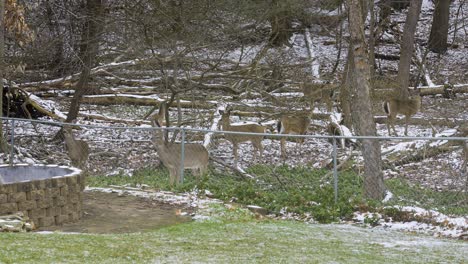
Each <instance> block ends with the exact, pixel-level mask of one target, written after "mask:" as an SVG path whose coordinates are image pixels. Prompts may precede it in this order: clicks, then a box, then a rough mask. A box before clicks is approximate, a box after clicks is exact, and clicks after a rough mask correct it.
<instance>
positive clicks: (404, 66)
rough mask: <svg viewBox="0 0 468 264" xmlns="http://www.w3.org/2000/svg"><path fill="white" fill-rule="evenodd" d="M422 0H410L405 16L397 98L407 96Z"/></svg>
mask: <svg viewBox="0 0 468 264" xmlns="http://www.w3.org/2000/svg"><path fill="white" fill-rule="evenodd" d="M421 5H422V0H413V1H411V4H410V7H409V10H408V14H407V16H406V22H405V28H404V31H403V37H402V39H401V46H400V62H399V64H398V81H399V86H398V87H396V91H395V92H396V94H397V95H398V97H399V98H402V99H404V98H408V97H409V93H408V86H409V79H410V66H411V59H412V57H413V51H414V34H415V32H416V25H417V24H418V19H419V14H420V13H421Z"/></svg>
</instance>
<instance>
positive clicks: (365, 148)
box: [347, 0, 385, 199]
mask: <svg viewBox="0 0 468 264" xmlns="http://www.w3.org/2000/svg"><path fill="white" fill-rule="evenodd" d="M347 2H348V6H349V32H350V37H351V40H350V42H351V43H350V45H351V46H352V48H351V49H350V51H351V54H349V55H348V56H352V58H353V60H352V61H350V65H349V68H348V71H349V70H350V69H352V72H348V74H352V78H351V79H352V84H353V85H352V87H353V89H352V90H351V112H352V119H353V124H354V127H355V129H356V132H357V134H358V135H361V136H364V135H365V136H375V135H377V131H376V128H375V123H374V121H373V120H374V119H373V114H372V105H371V98H370V81H369V80H370V68H369V57H368V54H367V45H366V40H365V35H364V20H363V9H362V5H361V3H360V1H359V0H348V1H347ZM361 148H362V153H363V157H364V195H365V197H367V198H371V199H382V198H383V197H384V194H385V184H384V181H383V173H382V160H381V151H380V143H379V141H377V140H372V139H364V140H362V144H361Z"/></svg>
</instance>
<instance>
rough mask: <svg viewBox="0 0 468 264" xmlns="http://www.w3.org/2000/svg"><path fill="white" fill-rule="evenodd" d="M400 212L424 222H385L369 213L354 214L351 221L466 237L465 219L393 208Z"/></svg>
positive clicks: (398, 207)
mask: <svg viewBox="0 0 468 264" xmlns="http://www.w3.org/2000/svg"><path fill="white" fill-rule="evenodd" d="M394 208H397V209H399V210H401V211H402V212H408V213H412V215H413V216H414V217H415V219H424V222H420V221H415V220H414V221H409V222H394V221H392V220H390V221H388V222H385V221H384V219H383V218H382V216H381V215H380V214H376V213H369V212H364V213H362V212H355V213H354V217H353V220H354V221H356V222H358V223H361V224H364V223H365V221H366V219H373V221H372V222H373V223H375V224H378V225H380V226H382V227H384V228H388V229H392V230H399V231H407V232H418V233H424V234H430V235H433V236H437V237H448V238H459V237H462V236H466V235H468V218H467V217H450V216H447V215H444V214H442V213H440V212H437V211H434V210H426V209H423V208H420V207H415V206H402V207H401V206H394Z"/></svg>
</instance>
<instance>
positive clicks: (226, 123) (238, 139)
mask: <svg viewBox="0 0 468 264" xmlns="http://www.w3.org/2000/svg"><path fill="white" fill-rule="evenodd" d="M231 111H232V109H231V108H229V107H228V108H227V109H226V111H224V110H219V114H220V115H221V129H222V130H224V131H233V132H248V133H265V132H266V130H267V128H266V127H264V126H262V125H259V124H244V125H235V126H233V125H231V120H230V119H231ZM224 137H225V138H226V139H227V140H228V141H229V142H231V144H232V153H233V155H234V166H235V167H237V162H238V156H237V149H238V145H239V143H243V142H247V141H250V142H251V143H252V145H253V147H254V153H253V155H254V160H257V152H259V154H260V159H261V158H262V157H263V145H262V140H263V138H264V137H263V136H259V135H258V136H257V135H236V134H225V135H224Z"/></svg>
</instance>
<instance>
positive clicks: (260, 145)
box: [258, 141, 263, 159]
mask: <svg viewBox="0 0 468 264" xmlns="http://www.w3.org/2000/svg"><path fill="white" fill-rule="evenodd" d="M258 152H259V153H260V159H263V145H262V141H259V142H258Z"/></svg>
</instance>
